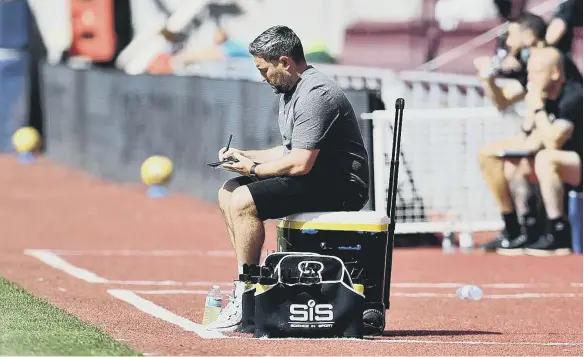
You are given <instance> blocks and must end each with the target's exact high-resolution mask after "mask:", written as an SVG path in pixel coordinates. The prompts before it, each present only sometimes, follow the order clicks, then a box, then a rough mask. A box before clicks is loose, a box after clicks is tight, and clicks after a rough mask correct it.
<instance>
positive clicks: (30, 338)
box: [0, 278, 141, 356]
mask: <svg viewBox="0 0 584 357" xmlns="http://www.w3.org/2000/svg"><path fill="white" fill-rule="evenodd" d="M0 355H13V356H14V355H29V356H30V355H45V356H46V355H52V356H140V355H141V354H140V353H139V352H137V351H135V350H134V349H132V348H131V347H129V346H128V345H125V344H122V343H120V342H118V341H116V340H114V339H113V338H111V337H110V336H108V335H107V334H106V333H105V332H104V331H102V330H101V329H99V328H97V327H95V326H91V325H89V324H87V323H85V322H83V321H81V320H80V319H79V318H77V317H75V316H73V315H71V314H68V313H66V312H65V311H63V310H61V309H59V308H57V307H55V306H53V305H51V304H50V303H48V302H47V301H46V300H45V299H41V298H38V297H35V296H32V295H30V294H29V293H27V292H26V291H24V290H23V289H22V288H20V287H19V286H17V285H16V284H13V283H11V282H9V281H7V280H5V279H2V278H0Z"/></svg>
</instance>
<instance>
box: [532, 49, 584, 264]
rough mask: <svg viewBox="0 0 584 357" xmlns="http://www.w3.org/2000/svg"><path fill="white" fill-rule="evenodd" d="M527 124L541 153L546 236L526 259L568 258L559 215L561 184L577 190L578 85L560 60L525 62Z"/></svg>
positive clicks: (554, 56) (537, 57)
mask: <svg viewBox="0 0 584 357" xmlns="http://www.w3.org/2000/svg"><path fill="white" fill-rule="evenodd" d="M528 73H529V83H528V86H529V92H528V94H527V96H526V98H525V101H526V104H527V108H528V121H530V122H531V123H532V125H533V129H532V132H533V135H535V136H537V137H539V138H540V140H541V143H542V146H543V149H542V150H540V151H539V152H538V153H537V155H536V156H535V164H534V168H535V177H532V178H535V179H536V180H537V182H538V183H539V187H540V190H541V196H542V199H543V204H544V206H545V209H546V213H547V216H548V222H547V223H548V227H547V232H546V233H547V234H545V235H544V236H542V237H541V238H540V239H539V240H538V241H537V242H535V243H534V244H531V245H528V246H527V247H526V248H525V253H526V254H529V255H537V256H542V255H552V254H555V255H558V254H570V245H571V241H570V224H569V222H568V220H567V219H566V218H565V215H564V199H565V197H564V184H567V185H568V186H572V187H574V188H577V189H580V190H581V189H582V114H583V113H582V106H583V104H584V103H583V92H582V85H581V84H579V83H576V82H573V81H567V80H566V79H565V74H564V68H563V61H562V54H561V53H560V51H558V50H557V49H555V48H553V47H547V48H543V49H537V50H535V51H533V54H532V55H531V57H530V59H529V62H528Z"/></svg>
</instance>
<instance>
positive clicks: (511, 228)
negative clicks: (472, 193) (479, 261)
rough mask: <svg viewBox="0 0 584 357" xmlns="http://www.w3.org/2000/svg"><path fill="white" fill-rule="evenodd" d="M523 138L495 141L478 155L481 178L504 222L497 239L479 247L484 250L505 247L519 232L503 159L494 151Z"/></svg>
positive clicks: (511, 145)
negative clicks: (501, 232)
mask: <svg viewBox="0 0 584 357" xmlns="http://www.w3.org/2000/svg"><path fill="white" fill-rule="evenodd" d="M523 141H524V138H523V137H521V136H516V137H513V138H509V139H505V140H501V141H497V142H494V143H491V144H489V145H487V146H485V147H484V148H483V149H481V151H480V152H479V155H478V160H479V166H480V169H481V173H482V175H483V178H484V180H485V182H486V184H487V186H488V187H489V190H490V191H491V193H492V194H493V197H494V198H495V202H496V203H497V206H498V207H499V210H500V212H501V216H502V218H503V221H504V222H505V228H504V232H503V234H502V235H501V236H499V237H497V239H495V240H493V241H491V242H488V243H486V244H484V245H483V246H482V247H481V248H482V249H484V250H486V251H492V250H496V249H497V248H499V247H505V246H507V245H508V243H509V239H511V238H514V237H516V236H518V235H519V234H520V231H521V230H520V227H521V226H520V225H519V219H518V217H517V213H516V212H515V206H514V203H513V199H512V196H511V191H510V188H509V182H508V179H507V177H506V176H505V166H504V162H505V160H503V159H500V158H498V157H496V156H495V155H496V153H497V152H499V151H501V150H504V149H511V148H518V147H520V146H521V145H522V143H523Z"/></svg>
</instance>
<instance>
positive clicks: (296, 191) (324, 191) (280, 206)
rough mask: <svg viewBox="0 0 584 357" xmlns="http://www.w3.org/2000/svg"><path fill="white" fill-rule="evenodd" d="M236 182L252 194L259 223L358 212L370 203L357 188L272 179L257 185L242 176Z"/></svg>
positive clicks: (297, 178) (256, 182) (285, 178)
mask: <svg viewBox="0 0 584 357" xmlns="http://www.w3.org/2000/svg"><path fill="white" fill-rule="evenodd" d="M236 180H237V181H238V183H239V185H240V186H243V185H245V186H247V188H248V189H249V191H250V192H251V196H252V197H253V201H254V204H255V206H256V209H257V211H258V216H259V218H260V219H261V220H262V221H265V220H266V219H277V218H283V217H286V216H288V215H291V214H295V213H301V212H324V211H359V210H361V209H362V208H363V207H364V206H365V204H366V203H367V200H368V199H369V194H368V192H367V191H365V190H363V189H362V188H360V187H358V186H357V185H352V184H347V185H334V184H331V183H329V184H327V183H325V182H317V181H314V180H311V179H308V178H307V177H305V176H304V177H303V176H291V177H271V178H266V179H259V180H256V181H254V180H252V179H251V178H250V177H247V176H241V177H238V178H236Z"/></svg>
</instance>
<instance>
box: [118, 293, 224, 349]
mask: <svg viewBox="0 0 584 357" xmlns="http://www.w3.org/2000/svg"><path fill="white" fill-rule="evenodd" d="M107 292H108V294H110V295H111V296H113V297H116V298H118V299H120V300H122V301H125V302H127V303H128V304H130V305H132V306H134V307H135V308H137V309H138V310H140V311H142V312H145V313H147V314H149V315H151V316H154V317H157V318H159V319H161V320H164V321H166V322H169V323H171V324H174V325H177V326H179V327H181V328H182V329H184V330H185V331H189V332H194V333H196V334H197V335H199V336H201V337H202V338H205V339H209V338H223V337H225V336H224V335H223V334H222V333H220V332H215V331H208V330H207V329H205V328H204V327H203V326H202V325H200V324H197V323H194V322H193V321H191V320H189V319H186V318H184V317H182V316H179V315H176V314H175V313H172V312H170V311H168V310H166V309H165V308H163V307H162V306H159V305H156V304H155V303H153V302H152V301H150V300H147V299H144V298H142V297H140V296H138V295H136V294H135V293H133V292H132V291H129V290H121V289H108V290H107Z"/></svg>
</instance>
